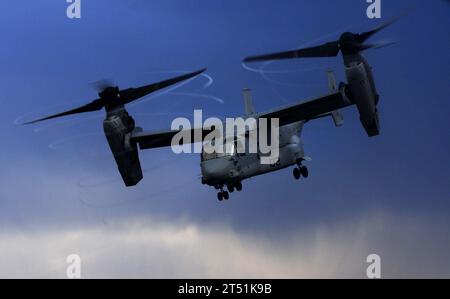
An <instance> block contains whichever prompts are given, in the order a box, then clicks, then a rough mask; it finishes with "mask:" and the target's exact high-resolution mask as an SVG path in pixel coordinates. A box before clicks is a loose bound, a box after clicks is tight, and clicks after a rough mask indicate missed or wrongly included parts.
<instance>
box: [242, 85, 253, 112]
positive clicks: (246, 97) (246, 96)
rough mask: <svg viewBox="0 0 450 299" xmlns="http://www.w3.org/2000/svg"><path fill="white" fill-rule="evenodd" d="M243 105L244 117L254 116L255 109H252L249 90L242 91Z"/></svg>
mask: <svg viewBox="0 0 450 299" xmlns="http://www.w3.org/2000/svg"><path fill="white" fill-rule="evenodd" d="M243 92H244V105H245V115H246V116H252V115H254V114H255V107H253V101H252V94H251V91H250V89H248V88H245V89H244V91H243Z"/></svg>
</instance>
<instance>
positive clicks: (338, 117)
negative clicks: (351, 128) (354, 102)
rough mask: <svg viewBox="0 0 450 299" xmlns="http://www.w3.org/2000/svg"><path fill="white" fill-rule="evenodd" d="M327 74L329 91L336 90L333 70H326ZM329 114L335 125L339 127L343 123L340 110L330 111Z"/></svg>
mask: <svg viewBox="0 0 450 299" xmlns="http://www.w3.org/2000/svg"><path fill="white" fill-rule="evenodd" d="M327 76H328V88H329V89H330V92H336V91H337V90H338V86H337V83H336V77H335V76H334V72H333V71H332V70H328V71H327ZM331 116H332V117H333V121H334V125H335V126H336V127H340V126H342V125H344V116H343V115H342V112H341V111H340V110H335V111H333V112H331Z"/></svg>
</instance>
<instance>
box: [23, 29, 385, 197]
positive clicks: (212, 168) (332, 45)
mask: <svg viewBox="0 0 450 299" xmlns="http://www.w3.org/2000/svg"><path fill="white" fill-rule="evenodd" d="M390 23H391V22H390ZM390 23H387V24H384V25H381V26H379V27H377V28H376V29H374V30H371V31H368V32H364V33H361V34H353V33H349V32H346V33H344V34H342V35H341V37H340V38H339V40H338V41H334V42H329V43H326V44H323V45H320V46H316V47H311V48H304V49H299V50H293V51H288V52H282V53H275V54H269V55H261V56H254V57H248V58H246V59H245V60H244V62H253V61H264V60H275V59H289V58H301V57H332V56H337V55H338V53H339V52H341V53H342V56H343V59H344V67H345V73H346V77H347V83H340V85H339V86H337V85H336V80H335V78H334V75H333V74H332V73H331V72H329V73H328V79H329V80H328V81H329V87H330V93H329V94H327V95H324V96H321V97H318V98H315V99H312V100H309V101H305V102H300V103H295V104H291V105H289V106H286V107H282V108H277V109H275V110H273V111H269V112H264V113H257V112H255V110H254V108H253V105H252V100H251V96H250V93H249V91H248V90H245V91H244V101H245V112H246V115H245V117H244V118H249V117H253V118H255V119H260V118H265V119H267V120H271V119H278V120H279V160H278V161H276V162H275V163H274V164H270V165H266V164H262V163H260V159H261V156H260V155H259V154H258V153H241V154H239V153H237V152H226V153H223V154H219V153H216V154H214V153H213V154H207V153H205V152H204V151H203V153H202V154H201V163H200V166H201V171H202V183H203V184H206V185H209V186H212V187H214V188H216V189H217V190H219V192H218V194H217V197H218V199H219V200H220V201H222V200H224V199H225V200H228V199H229V193H232V192H234V190H237V191H241V190H242V181H244V180H245V179H248V178H251V177H254V176H257V175H261V174H265V173H268V172H273V171H277V170H280V169H284V168H287V167H290V166H294V169H293V175H294V177H295V179H300V177H301V176H303V177H305V178H306V177H308V168H306V166H303V163H304V161H308V160H309V158H308V157H307V156H305V153H304V150H303V145H302V142H301V138H300V135H301V132H302V129H303V126H304V124H305V123H307V122H308V121H311V120H313V119H318V118H323V117H327V116H330V117H332V118H333V120H334V123H335V125H336V126H340V125H342V124H343V119H342V115H341V113H340V110H339V109H342V108H344V107H348V106H351V105H356V107H357V108H358V110H359V115H360V121H361V123H362V125H363V127H364V129H365V131H366V132H367V134H368V136H369V137H372V136H377V135H379V133H380V128H379V119H378V111H377V105H378V102H379V95H378V93H377V90H376V88H375V83H374V78H373V75H372V71H371V67H370V65H369V64H368V62H367V61H366V60H365V58H364V57H363V56H362V54H361V52H363V51H365V50H367V49H370V48H376V47H381V46H385V45H386V44H367V43H365V42H366V41H367V40H368V39H369V38H370V37H372V36H373V35H374V34H375V33H377V32H378V31H380V30H382V29H383V28H385V27H386V26H388V25H389V24H390ZM203 71H204V70H200V71H197V72H193V73H190V74H186V75H182V76H178V77H175V78H172V79H169V80H166V81H162V82H159V83H155V84H151V85H147V86H143V87H139V88H129V89H124V90H120V89H119V88H118V87H113V86H103V87H102V88H101V92H100V93H99V98H98V99H96V100H94V101H93V102H91V103H89V104H87V105H84V106H81V107H79V108H76V109H73V110H69V111H66V112H63V113H59V114H56V115H52V116H48V117H45V118H41V119H38V120H35V121H32V122H28V123H27V124H31V123H36V122H39V121H43V120H49V119H53V118H57V117H62V116H67V115H72V114H78V113H84V112H91V111H98V110H101V109H102V108H105V110H106V118H105V120H104V121H103V128H104V132H105V135H106V138H107V140H108V143H109V146H110V148H111V151H112V154H113V155H114V158H115V160H116V163H117V166H118V169H119V172H120V174H121V176H122V179H123V181H124V183H125V185H126V186H127V187H130V186H135V185H136V184H137V183H139V182H140V181H141V179H142V178H143V173H142V169H141V165H140V161H139V155H138V148H139V149H141V150H145V149H152V148H160V147H167V146H171V145H172V139H173V137H174V136H175V135H177V134H178V133H180V132H182V131H183V130H182V129H180V130H178V131H177V130H165V131H153V132H144V131H143V130H142V129H141V128H139V127H136V125H135V121H134V120H133V118H132V117H131V116H130V115H129V114H128V112H127V111H126V109H125V105H126V104H128V103H131V102H133V101H136V100H138V99H140V98H142V97H144V96H146V95H148V94H150V93H153V92H155V91H158V90H161V89H163V88H166V87H169V86H171V85H173V84H176V83H179V82H181V81H184V80H187V79H191V78H193V77H195V76H197V75H199V74H201V73H202V72H203ZM189 131H190V132H189V133H191V134H192V135H191V136H194V135H195V134H198V133H199V132H200V133H201V136H202V138H204V137H205V136H206V134H208V133H210V132H211V128H208V129H207V128H192V129H189ZM226 138H228V137H226ZM243 138H244V139H247V138H248V135H245V137H243ZM202 140H203V139H202ZM235 142H246V140H238V139H237V140H235ZM225 187H226V188H227V190H228V191H225V190H224V188H225Z"/></svg>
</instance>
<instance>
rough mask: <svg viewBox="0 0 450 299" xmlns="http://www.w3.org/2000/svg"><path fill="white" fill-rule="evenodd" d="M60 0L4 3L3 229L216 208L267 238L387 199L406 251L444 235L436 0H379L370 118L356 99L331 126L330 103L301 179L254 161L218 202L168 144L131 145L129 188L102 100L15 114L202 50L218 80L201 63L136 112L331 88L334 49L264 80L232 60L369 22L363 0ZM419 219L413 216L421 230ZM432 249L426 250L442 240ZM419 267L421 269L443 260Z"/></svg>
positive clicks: (298, 95) (444, 142)
mask: <svg viewBox="0 0 450 299" xmlns="http://www.w3.org/2000/svg"><path fill="white" fill-rule="evenodd" d="M66 5H67V4H66V3H65V1H63V0H61V1H39V2H38V1H15V2H11V3H10V4H8V8H7V9H4V10H2V11H1V12H0V36H1V37H2V39H3V43H2V44H3V46H2V47H1V48H0V65H1V69H0V99H1V101H2V103H3V109H1V111H0V122H1V125H2V128H3V130H2V132H3V133H2V134H3V135H2V137H3V138H2V139H3V144H4V146H2V147H1V148H0V162H1V164H2V169H1V170H0V172H1V174H2V182H1V183H0V184H1V189H0V205H1V208H0V224H1V227H2V228H1V231H2V232H3V233H5V234H8V233H10V232H21V233H28V232H35V231H40V232H41V231H42V232H47V231H53V230H55V229H57V228H61V229H62V230H63V229H75V228H76V229H89V228H91V227H107V226H108V225H113V224H115V223H118V222H122V221H128V220H129V219H135V218H139V219H142V218H145V219H146V218H151V219H164V221H166V222H168V223H178V222H179V221H180V219H182V220H183V221H188V222H189V223H192V224H193V225H196V226H198V227H199V228H200V229H201V228H205V227H211V226H212V227H214V226H215V225H218V224H219V225H226V226H227V227H230V228H231V229H232V230H233V232H236V233H237V234H246V235H249V236H260V237H263V238H265V239H268V240H272V242H274V243H271V245H274V246H277V245H276V244H278V243H277V242H279V243H280V244H282V243H283V242H285V241H286V240H287V239H292V236H293V235H295V236H298V235H302V234H305V235H307V234H308V233H309V232H310V231H315V229H317V228H318V227H325V228H328V229H331V230H332V229H333V228H334V227H336V226H338V224H342V223H343V222H345V223H346V227H356V226H357V225H358V223H359V221H360V220H361V219H363V220H364V219H365V218H366V217H368V218H371V219H372V218H373V217H374V216H373V215H379V214H380V213H381V214H383V215H389V217H392V219H394V220H392V222H393V223H394V224H398V226H399V227H405V230H407V232H406V231H405V232H403V231H401V230H399V234H400V235H411V240H410V239H404V244H401V246H404V247H405V248H411V247H418V248H419V249H416V251H415V252H414V255H415V256H422V254H424V252H426V251H427V250H429V248H428V249H425V248H422V247H420V246H419V245H420V244H423V243H424V239H425V238H428V237H429V236H436V242H440V243H439V244H441V245H440V246H439V250H438V251H439V252H441V250H442V252H446V251H448V250H444V248H446V249H448V248H449V247H447V246H449V244H450V240H449V230H448V227H450V226H449V224H450V223H449V216H450V185H449V178H450V163H449V158H448V153H449V151H450V140H449V138H448V136H449V130H448V115H449V112H450V101H449V95H450V85H449V80H450V72H449V70H450V55H449V50H450V39H449V38H448V37H449V30H448V28H449V25H450V18H449V8H450V7H449V5H448V3H447V2H446V1H427V2H425V1H395V2H394V1H389V2H387V1H383V3H382V5H383V6H382V14H383V17H384V18H385V19H388V18H390V17H393V16H396V15H398V14H400V13H403V12H405V11H410V13H409V14H408V15H407V16H406V17H404V18H403V19H401V20H400V21H399V22H398V23H396V24H395V25H393V26H392V27H389V28H388V29H386V30H385V31H383V32H381V33H380V34H379V35H378V36H376V37H375V38H374V39H373V40H374V41H376V40H395V41H397V44H396V45H394V46H391V47H388V48H384V49H379V50H373V51H368V52H367V53H366V57H367V58H368V60H369V62H370V63H371V65H372V66H373V68H374V74H375V78H376V83H377V87H378V89H379V93H380V95H381V102H380V106H379V110H380V117H381V129H382V134H381V136H379V137H376V138H371V139H369V138H367V137H366V135H365V133H364V131H363V129H362V127H361V126H360V124H359V120H358V115H357V112H356V111H355V109H354V108H349V109H346V110H345V111H344V115H345V121H346V123H345V125H344V126H343V127H342V128H335V127H334V125H333V124H332V121H331V120H329V119H324V120H318V121H316V122H311V123H308V124H307V126H306V127H305V130H304V134H303V141H304V144H305V150H306V152H307V154H308V155H309V156H311V157H312V158H313V162H311V163H309V169H310V173H311V176H310V178H308V180H305V181H301V182H297V181H295V180H294V179H293V178H292V174H291V169H287V170H284V171H281V172H277V173H273V174H269V175H266V176H262V177H258V178H255V179H252V180H249V181H248V182H245V183H244V192H242V193H238V194H233V195H232V197H231V200H230V201H229V202H227V203H222V204H219V203H218V202H217V200H216V193H215V191H214V190H213V189H210V188H207V187H205V186H202V185H201V183H200V179H199V175H200V168H199V165H198V164H199V157H198V156H196V155H186V156H180V157H176V156H174V155H173V154H172V153H171V151H170V149H161V150H155V151H146V152H141V154H140V156H141V163H142V165H143V168H144V169H147V171H146V173H145V179H144V181H142V182H141V184H140V185H139V186H138V187H137V188H134V189H125V188H124V187H123V185H122V182H121V181H120V179H119V176H118V173H117V171H116V169H115V165H114V163H113V159H112V157H111V155H110V154H109V149H108V147H107V143H106V140H105V138H104V137H103V136H102V123H101V121H102V118H103V113H102V112H99V113H94V114H90V115H83V116H77V117H72V118H67V119H63V120H55V121H50V122H47V123H43V124H39V125H36V126H20V125H17V123H18V122H20V121H25V120H30V119H33V118H35V117H38V116H43V115H47V114H51V113H53V112H58V111H62V110H64V109H66V108H70V107H74V106H76V105H78V104H81V103H85V102H88V101H90V100H92V99H94V98H95V97H96V92H95V90H94V89H93V88H92V87H91V86H90V83H91V82H93V81H96V80H99V79H103V78H112V79H113V80H114V81H115V82H116V83H117V84H118V85H119V86H121V87H124V88H126V87H129V86H138V85H140V84H145V83H149V82H153V81H157V80H160V79H164V78H167V77H170V76H173V75H174V74H177V73H179V72H180V71H192V70H197V69H199V68H202V67H205V66H207V67H208V71H207V75H208V76H210V77H211V78H212V79H213V83H212V84H211V85H208V86H205V85H207V83H208V78H207V77H198V78H196V79H195V80H193V81H192V82H190V83H189V84H187V85H184V86H182V87H180V88H179V89H177V90H176V91H175V92H176V93H177V94H174V93H173V92H172V93H164V94H160V95H159V96H152V97H148V98H145V99H144V100H142V101H141V102H139V103H138V104H136V105H132V106H131V107H129V111H130V112H131V113H132V114H133V115H134V117H135V119H136V121H137V123H138V124H139V125H140V126H142V127H144V129H164V128H169V127H170V123H171V120H172V119H173V117H174V115H180V116H185V115H189V114H191V113H192V112H193V110H194V109H199V108H201V109H203V110H204V114H207V115H212V116H219V117H226V116H237V115H241V114H242V113H243V101H242V95H241V90H242V88H244V87H249V88H251V89H252V91H253V100H254V103H255V106H256V109H257V110H258V111H263V110H267V109H272V108H273V107H276V106H280V105H284V104H286V103H289V102H293V101H299V100H302V99H308V98H310V97H314V96H318V95H321V94H324V93H326V92H327V83H326V69H327V68H333V69H334V70H335V72H336V75H337V77H338V79H339V80H344V74H343V71H342V69H343V67H342V60H341V57H337V58H332V59H312V60H303V61H289V62H276V63H273V64H271V65H270V66H268V67H267V68H266V69H267V70H268V71H274V70H275V71H286V72H285V73H267V76H269V79H270V80H267V78H263V77H262V76H261V75H260V74H259V73H256V72H252V71H249V70H246V69H245V68H243V67H242V65H241V60H242V59H243V58H244V57H245V56H248V55H252V54H259V53H265V52H272V51H279V50H287V49H291V48H296V47H299V46H301V45H311V44H316V43H323V42H326V41H329V40H333V39H336V38H337V37H338V36H339V34H340V33H341V32H343V31H346V30H350V31H354V32H359V31H365V30H368V29H370V28H372V27H374V26H376V25H377V24H379V21H376V20H369V19H368V18H367V16H366V14H365V10H366V7H367V4H366V3H365V1H362V0H352V1H349V0H346V1H339V2H338V1H325V0H320V1H288V0H283V1H256V0H249V1H219V0H214V1H206V0H196V1H167V0H166V1H151V2H150V1H139V0H134V1H118V0H114V1H86V0H85V1H83V3H82V19H81V20H69V19H68V18H67V17H66V14H65V9H66ZM251 67H256V68H257V67H258V65H257V64H255V65H251ZM187 93H189V94H191V95H188V94H187ZM193 93H194V94H197V95H198V96H192V94H193ZM205 95H208V96H209V97H205ZM217 98H219V99H221V100H223V104H222V103H220V102H219V101H217V100H215V99H217ZM368 215H370V216H368ZM375 218H376V217H375ZM398 219H404V221H402V222H401V223H397V222H396V221H397V220H398ZM183 221H181V224H180V225H181V226H183V225H184V224H183V223H184V222H183ZM389 223H391V222H389ZM404 223H413V224H414V223H415V224H417V227H416V228H411V226H410V225H408V226H403V225H404ZM388 226H389V225H387V226H386V225H384V226H383V225H381V227H386V229H387V230H388V229H389V228H388ZM413 226H414V225H413ZM425 228H426V229H425ZM416 229H417V231H420V232H421V233H418V235H417V238H414V237H413V236H414V231H416ZM377 232H379V233H380V234H381V235H383V234H384V233H387V232H385V231H383V230H381V231H377ZM349 235H351V233H349ZM363 235H364V233H363ZM395 238H396V237H393V238H392V239H395ZM421 238H423V239H421ZM401 240H403V239H400V241H398V242H399V243H401ZM437 240H439V241H437ZM217 242H220V241H217ZM269 243H270V242H269ZM379 243H383V244H379ZM379 243H377V244H372V245H371V246H372V247H370V246H368V248H369V249H371V250H377V248H378V249H379V250H380V251H383V250H386V252H385V256H386V258H387V259H388V258H390V261H394V264H395V261H396V258H397V256H396V253H397V251H396V250H388V249H386V247H383V246H388V245H389V246H391V245H392V240H390V239H389V238H386V239H383V238H382V237H380V238H379ZM411 245H413V246H411ZM280 246H281V245H280ZM389 246H388V248H391V247H389ZM397 249H398V248H397ZM438 251H436V256H432V255H431V256H430V257H429V259H430V260H432V261H436V260H438V259H441V258H443V256H439V255H437V254H438ZM431 252H432V253H433V252H434V251H431ZM122 253H123V254H125V255H126V254H127V252H126V250H124V252H122ZM269 258H274V259H275V260H276V259H277V258H278V257H277V256H274V255H270V254H269ZM447 260H448V259H447ZM413 265H414V263H413ZM447 266H448V265H447ZM319 268H320V267H319ZM397 268H398V269H400V270H398V269H397ZM397 268H395V267H394V266H391V268H390V269H389V271H391V274H392V275H402V274H404V275H418V274H420V268H421V267H420V266H419V264H417V265H416V267H414V266H410V267H409V268H408V271H406V270H405V272H402V271H401V269H402V267H401V264H399V265H398V267H397ZM422 268H423V267H422ZM425 268H426V267H425ZM447 268H448V267H447ZM23 269H24V270H23V271H24V272H26V271H27V268H26V267H24V268H23ZM426 269H428V272H427V273H428V274H429V275H433V274H434V275H448V273H449V272H448V270H447V272H439V271H441V270H442V269H441V268H439V269H438V268H433V267H431V266H430V267H429V268H426ZM397 270H398V271H397ZM117 271H119V272H120V270H117ZM130 271H132V270H130ZM186 271H187V270H186ZM94 272H95V271H94ZM319 272H320V271H319ZM2 274H3V275H7V274H5V273H2ZM19 274H20V273H19ZM116 274H117V273H116ZM156 274H157V273H156ZM338 274H339V271H338ZM338 274H337V276H338ZM169 276H170V275H169ZM293 276H295V274H293ZM350 276H352V275H350Z"/></svg>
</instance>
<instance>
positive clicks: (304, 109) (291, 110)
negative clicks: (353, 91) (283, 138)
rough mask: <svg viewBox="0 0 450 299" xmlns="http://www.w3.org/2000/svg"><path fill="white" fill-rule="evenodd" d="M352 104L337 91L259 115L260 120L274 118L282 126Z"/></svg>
mask: <svg viewBox="0 0 450 299" xmlns="http://www.w3.org/2000/svg"><path fill="white" fill-rule="evenodd" d="M351 105H352V103H351V102H350V101H349V100H348V99H347V97H346V96H345V95H344V93H343V91H336V92H333V93H330V94H328V95H325V96H322V97H319V98H315V99H312V100H309V101H306V102H299V103H296V104H291V105H289V106H285V107H282V108H278V109H276V110H273V111H269V112H266V113H262V114H259V115H258V117H259V118H267V119H268V120H269V121H270V119H272V118H278V119H279V120H280V126H284V125H287V124H290V123H294V122H298V121H308V120H311V119H315V118H318V117H319V116H321V115H324V114H327V113H330V112H332V111H335V110H338V109H341V108H345V107H347V106H351Z"/></svg>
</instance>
